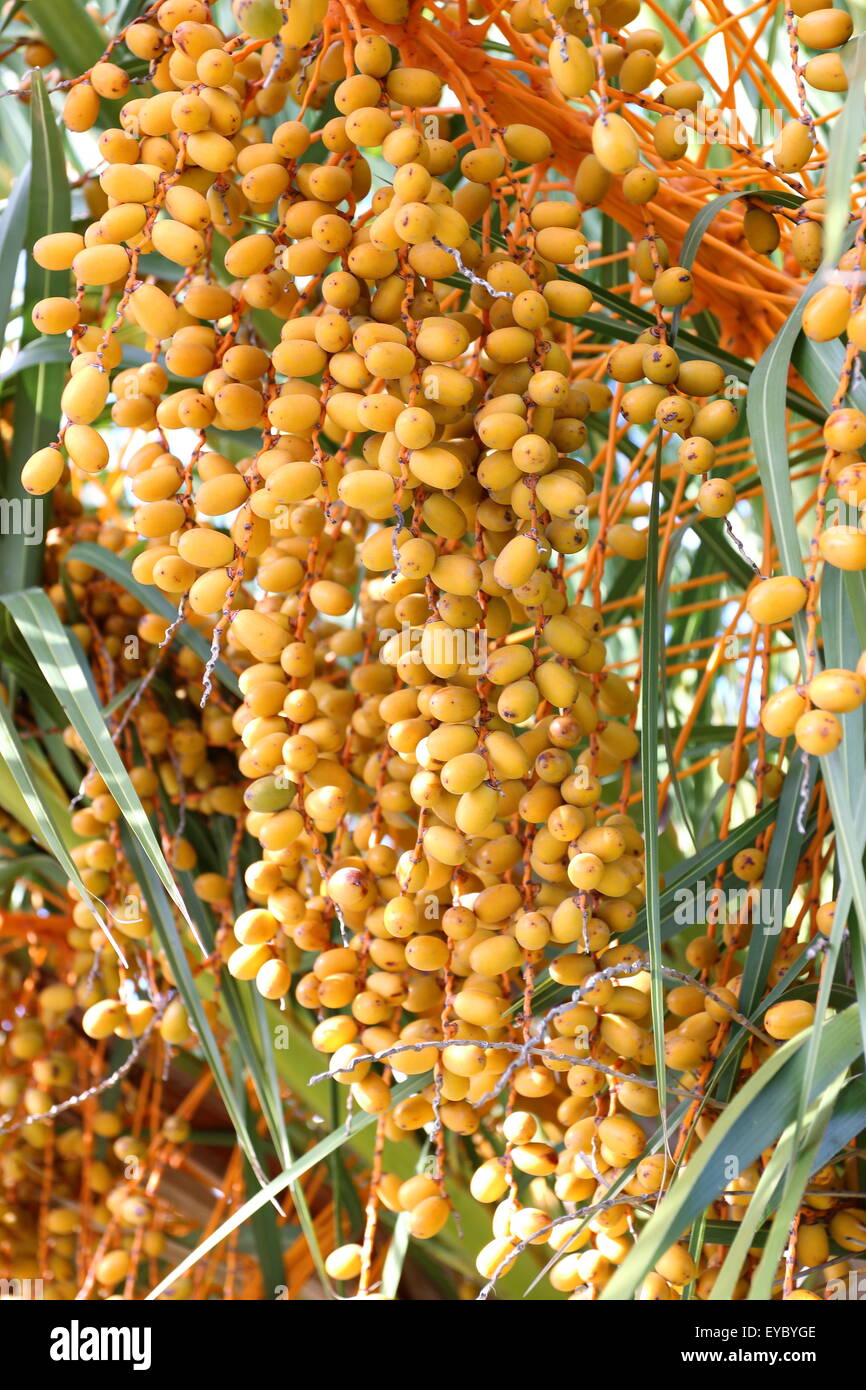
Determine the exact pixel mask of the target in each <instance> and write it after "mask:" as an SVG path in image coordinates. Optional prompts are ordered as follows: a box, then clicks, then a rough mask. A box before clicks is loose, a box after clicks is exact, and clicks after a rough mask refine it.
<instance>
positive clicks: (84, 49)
mask: <svg viewBox="0 0 866 1390" xmlns="http://www.w3.org/2000/svg"><path fill="white" fill-rule="evenodd" d="M27 13H28V14H29V15H30V17H31V19H33V20H34V22H35V24H36V27H37V29H38V30H39V32H40V34H41V35H42V37H43V39H44V40H45V42H46V43H47V44H48V45H49V46H50V47H51V48H53V49H54V52H55V55H56V58H55V60H54V61H56V63H57V66H58V67H59V68H61V70H62V71H63V73H64V76H66V77H80V76H81V75H82V73H85V72H87V71H88V70H89V69H90V68H92V67H93V65H94V63H98V62H99V60H100V58H101V57H102V55H103V53H104V52H105V49H106V46H107V43H108V36H107V35H106V34H104V33H103V31H102V29H100V27H99V25H98V24H97V23H96V20H95V19H94V18H93V16H92V15H91V14H89V13H88V10H87V7H86V5H85V4H84V0H27ZM115 104H116V103H115Z"/></svg>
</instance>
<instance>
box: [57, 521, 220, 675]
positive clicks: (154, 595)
mask: <svg viewBox="0 0 866 1390" xmlns="http://www.w3.org/2000/svg"><path fill="white" fill-rule="evenodd" d="M66 559H67V560H80V561H81V562H82V564H85V565H92V566H93V568H94V569H95V570H99V572H100V574H104V575H105V576H106V578H108V579H113V580H114V582H115V583H116V584H119V585H120V586H121V588H122V589H125V590H126V592H127V593H128V594H131V595H132V597H133V598H135V599H138V601H139V603H140V604H142V606H143V607H144V608H146V609H147V611H148V612H149V613H158V614H159V616H160V617H161V618H166V619H167V620H168V621H169V622H173V621H174V619H175V618H176V617H177V610H176V608H175V607H174V606H173V605H172V604H171V603H170V602H169V600H168V599H167V598H166V597H165V594H163V593H160V591H159V589H157V588H156V586H155V585H153V584H139V582H138V580H137V579H134V578H133V576H132V571H131V569H130V566H129V561H128V560H125V559H124V558H123V556H122V555H116V554H115V552H114V551H113V550H107V549H106V548H105V546H102V545H94V544H93V543H92V542H91V541H79V542H78V543H77V544H76V545H73V546H70V548H69V550H68V551H67V553H66ZM176 640H177V641H178V642H180V643H181V644H182V645H183V646H184V647H189V649H190V651H191V652H194V653H195V655H196V656H197V657H198V658H199V660H200V661H203V662H204V663H205V664H206V663H207V660H208V657H209V656H210V646H209V644H208V642H207V641H206V640H205V638H204V637H203V636H202V634H201V633H200V632H198V631H197V630H196V629H195V628H194V627H193V626H192V624H191V623H188V622H186V623H183V624H182V625H181V627H179V628H178V631H177V638H176ZM215 674H216V676H217V677H218V679H219V682H220V684H221V685H222V686H224V687H225V689H226V690H230V691H231V693H232V694H233V695H240V693H241V689H240V686H239V685H238V678H237V676H236V675H235V673H234V671H232V670H231V668H230V667H229V666H227V665H226V663H225V662H224V661H218V662H217V664H216V667H215Z"/></svg>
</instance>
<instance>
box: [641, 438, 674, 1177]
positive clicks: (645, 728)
mask: <svg viewBox="0 0 866 1390" xmlns="http://www.w3.org/2000/svg"><path fill="white" fill-rule="evenodd" d="M661 467H662V436H661V433H660V434H659V438H658V443H657V445H656V456H655V464H654V468H653V479H652V494H651V500H650V512H649V518H648V530H647V553H646V571H645V579H644V609H643V626H642V638H641V652H642V661H641V665H642V672H643V674H642V679H641V696H640V701H641V741H640V753H641V805H642V808H643V831H644V843H645V846H646V873H645V875H644V878H645V880H646V903H645V906H644V913H645V916H646V931H647V942H648V944H649V959H650V1005H651V1010H652V1032H653V1061H654V1067H655V1079H656V1084H657V1086H658V1087H659V1095H660V1097H661V1099H662V1103H661V1124H662V1129H663V1131H664V1137H665V1150H666V1151H667V1147H668V1141H667V1106H666V1105H665V1103H664V1095H665V1076H666V1070H665V1047H664V1041H665V1031H664V1021H665V999H664V986H663V980H662V975H661V967H662V964H663V960H662V934H661V911H660V908H659V825H658V814H657V797H658V785H659V776H658V773H659V768H658V740H659V734H658V727H659V708H658V690H659V678H660V672H659V666H660V661H661V631H660V626H659V592H658V558H659V482H660V479H661Z"/></svg>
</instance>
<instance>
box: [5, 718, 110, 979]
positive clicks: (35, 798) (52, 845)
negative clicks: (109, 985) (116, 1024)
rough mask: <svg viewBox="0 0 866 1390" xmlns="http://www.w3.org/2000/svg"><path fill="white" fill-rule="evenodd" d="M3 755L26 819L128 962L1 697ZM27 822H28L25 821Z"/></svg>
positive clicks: (106, 912) (106, 911)
mask: <svg viewBox="0 0 866 1390" xmlns="http://www.w3.org/2000/svg"><path fill="white" fill-rule="evenodd" d="M0 758H2V760H3V763H4V765H5V766H6V768H8V770H9V772H10V773H11V775H12V777H13V778H14V780H15V783H16V785H17V788H18V789H19V790H20V794H21V797H22V798H23V800H24V803H25V805H26V808H27V812H28V816H27V819H28V820H29V821H30V823H31V825H32V826H33V828H34V830H35V831H36V833H37V834H38V835H39V837H40V839H41V840H42V841H43V843H44V844H45V846H46V848H47V849H49V850H50V851H51V853H52V854H53V855H54V858H55V859H56V860H57V862H58V864H59V865H60V866H61V868H62V870H63V872H64V874H65V875H66V878H67V879H69V881H70V882H71V883H74V884H75V887H76V890H77V892H78V893H79V894H80V896H81V899H82V901H83V902H85V903H87V906H88V907H89V908H90V910H91V912H92V913H93V915H94V917H95V918H96V920H97V922H98V923H99V926H100V929H101V930H102V931H103V932H104V934H105V936H106V937H107V938H108V940H109V941H110V942H111V944H112V946H113V947H114V950H115V952H116V953H117V955H118V957H119V958H120V960H121V961H122V962H123V964H124V966H125V965H126V959H125V957H124V954H123V952H122V951H121V949H120V947H119V946H118V944H117V942H116V941H115V939H114V936H113V935H112V932H111V929H110V927H109V926H108V922H107V918H108V916H109V913H108V909H107V908H105V905H104V904H103V903H101V902H100V901H99V900H98V899H95V898H94V897H93V896H92V894H91V893H89V892H88V890H87V888H86V887H85V886H84V883H83V882H82V880H81V876H80V874H79V872H78V868H77V866H76V863H75V860H74V859H73V858H72V855H71V854H70V853H69V848H68V840H69V832H68V830H67V832H66V834H65V835H64V833H63V831H62V829H61V827H60V826H59V825H58V823H57V819H56V817H55V815H54V813H53V812H52V810H51V809H50V807H49V806H48V805H47V802H46V798H45V797H44V796H43V795H42V793H41V792H40V790H39V788H38V787H37V785H36V781H35V779H34V776H33V769H32V767H31V765H30V762H29V759H28V757H27V753H26V751H25V749H24V745H23V744H22V742H21V740H20V738H19V737H18V732H17V730H16V728H15V725H14V723H13V721H12V716H11V715H10V713H9V711H8V709H7V708H6V706H5V704H4V703H3V701H2V700H0ZM25 824H26V821H25Z"/></svg>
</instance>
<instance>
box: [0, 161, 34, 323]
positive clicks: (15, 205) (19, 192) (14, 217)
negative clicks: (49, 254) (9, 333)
mask: <svg viewBox="0 0 866 1390" xmlns="http://www.w3.org/2000/svg"><path fill="white" fill-rule="evenodd" d="M29 208H30V165H29V164H28V165H27V166H26V167H25V168H24V169H23V170H22V171H21V173H20V174H19V175H18V178H17V179H16V180H15V182H14V184H13V185H12V192H11V193H10V194H9V197H8V198H7V200H6V206H5V208H4V209H3V215H2V217H0V344H2V343H5V341H6V328H7V326H8V324H9V319H10V315H11V306H12V295H13V292H14V289H15V278H16V275H17V272H18V261H19V258H20V256H21V252H22V250H23V248H24V243H25V240H26V237H27V220H28V214H29Z"/></svg>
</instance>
